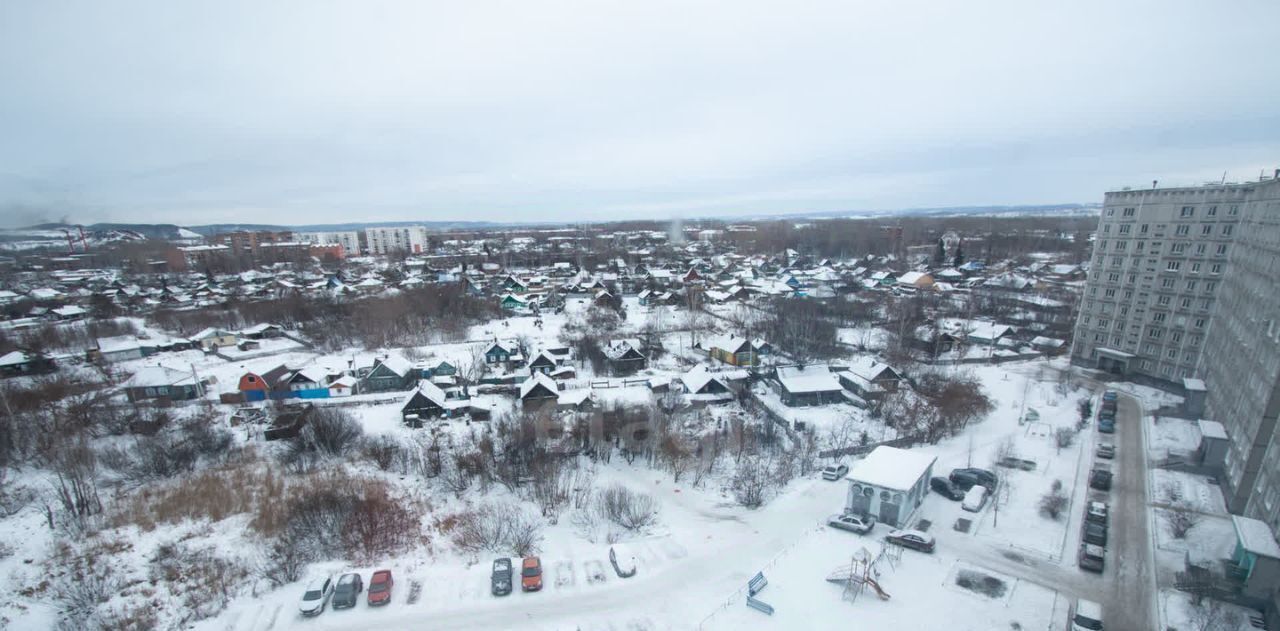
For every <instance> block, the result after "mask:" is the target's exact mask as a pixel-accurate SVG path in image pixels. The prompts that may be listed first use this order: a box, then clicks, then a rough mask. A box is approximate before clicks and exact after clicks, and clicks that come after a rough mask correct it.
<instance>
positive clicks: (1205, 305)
mask: <svg viewBox="0 0 1280 631" xmlns="http://www.w3.org/2000/svg"><path fill="white" fill-rule="evenodd" d="M1188 300H1190V299H1188ZM1210 302H1212V301H1211V300H1210V299H1208V298H1201V299H1200V308H1201V309H1204V310H1208V309H1209V303H1210Z"/></svg>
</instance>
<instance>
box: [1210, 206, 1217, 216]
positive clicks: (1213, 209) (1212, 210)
mask: <svg viewBox="0 0 1280 631" xmlns="http://www.w3.org/2000/svg"><path fill="white" fill-rule="evenodd" d="M1208 215H1209V216H1210V217H1217V216H1218V207H1217V206H1210V207H1209V212H1208Z"/></svg>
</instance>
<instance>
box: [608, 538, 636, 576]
mask: <svg viewBox="0 0 1280 631" xmlns="http://www.w3.org/2000/svg"><path fill="white" fill-rule="evenodd" d="M609 563H612V564H613V571H615V572H617V573H618V576H621V577H622V578H630V577H632V576H635V575H636V555H635V554H634V553H633V552H631V548H628V547H627V546H625V545H623V544H621V543H615V544H613V545H611V546H609Z"/></svg>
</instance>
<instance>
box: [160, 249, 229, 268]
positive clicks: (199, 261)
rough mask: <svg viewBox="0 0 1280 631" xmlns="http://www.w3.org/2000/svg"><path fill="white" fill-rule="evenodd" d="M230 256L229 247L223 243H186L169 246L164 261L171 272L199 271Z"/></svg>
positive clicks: (224, 260)
mask: <svg viewBox="0 0 1280 631" xmlns="http://www.w3.org/2000/svg"><path fill="white" fill-rule="evenodd" d="M230 256H231V248H230V247H228V246H225V245H188V246H179V247H174V248H169V250H168V252H166V254H165V262H166V263H167V264H168V268H169V271H171V272H185V271H188V270H197V271H199V270H203V269H206V268H208V267H210V266H211V265H215V264H217V265H221V264H224V263H225V262H226V261H227V260H228V259H229V258H230Z"/></svg>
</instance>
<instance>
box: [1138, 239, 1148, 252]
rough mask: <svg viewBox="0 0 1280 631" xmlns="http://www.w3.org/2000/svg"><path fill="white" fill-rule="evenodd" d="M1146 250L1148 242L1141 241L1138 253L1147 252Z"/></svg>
mask: <svg viewBox="0 0 1280 631" xmlns="http://www.w3.org/2000/svg"><path fill="white" fill-rule="evenodd" d="M1145 249H1147V242H1146V241H1139V242H1138V251H1139V252H1141V251H1143V250H1145Z"/></svg>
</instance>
